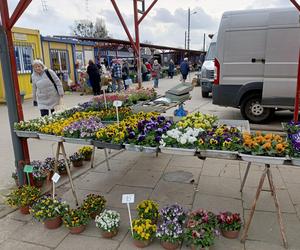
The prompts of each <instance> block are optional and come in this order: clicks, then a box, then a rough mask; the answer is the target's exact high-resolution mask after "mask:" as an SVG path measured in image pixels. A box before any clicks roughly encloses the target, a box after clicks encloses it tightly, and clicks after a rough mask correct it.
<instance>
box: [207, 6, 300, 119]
mask: <svg viewBox="0 0 300 250" xmlns="http://www.w3.org/2000/svg"><path fill="white" fill-rule="evenodd" d="M299 47H300V24H299V12H298V11H297V10H296V9H294V8H279V9H262V10H245V11H232V12H225V13H224V14H223V16H222V19H221V23H220V26H219V31H218V38H217V50H216V59H215V82H214V86H213V104H217V105H221V106H230V107H236V108H240V110H241V113H242V115H243V117H244V118H245V119H248V120H249V121H251V122H253V123H262V122H265V121H266V120H268V119H269V118H270V117H271V116H272V114H273V113H274V111H275V110H278V109H290V110H292V109H293V108H294V99H295V90H296V81H297V80H296V79H297V66H298V56H299Z"/></svg>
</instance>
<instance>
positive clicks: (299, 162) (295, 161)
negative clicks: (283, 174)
mask: <svg viewBox="0 0 300 250" xmlns="http://www.w3.org/2000/svg"><path fill="white" fill-rule="evenodd" d="M291 162H292V165H294V166H300V158H291Z"/></svg>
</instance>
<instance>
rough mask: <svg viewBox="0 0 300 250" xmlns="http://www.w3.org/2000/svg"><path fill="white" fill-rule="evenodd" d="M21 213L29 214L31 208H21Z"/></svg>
mask: <svg viewBox="0 0 300 250" xmlns="http://www.w3.org/2000/svg"><path fill="white" fill-rule="evenodd" d="M19 211H20V213H21V214H29V206H26V207H20V209H19Z"/></svg>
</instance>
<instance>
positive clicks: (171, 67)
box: [168, 59, 175, 79]
mask: <svg viewBox="0 0 300 250" xmlns="http://www.w3.org/2000/svg"><path fill="white" fill-rule="evenodd" d="M174 70H175V64H174V62H173V60H172V59H171V60H170V63H169V68H168V77H170V78H171V79H173V76H174Z"/></svg>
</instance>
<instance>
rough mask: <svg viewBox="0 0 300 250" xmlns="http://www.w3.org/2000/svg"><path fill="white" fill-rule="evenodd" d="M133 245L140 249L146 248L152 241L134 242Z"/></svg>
mask: <svg viewBox="0 0 300 250" xmlns="http://www.w3.org/2000/svg"><path fill="white" fill-rule="evenodd" d="M133 244H134V245H135V246H136V247H138V248H144V247H146V246H148V245H149V244H150V240H133Z"/></svg>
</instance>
